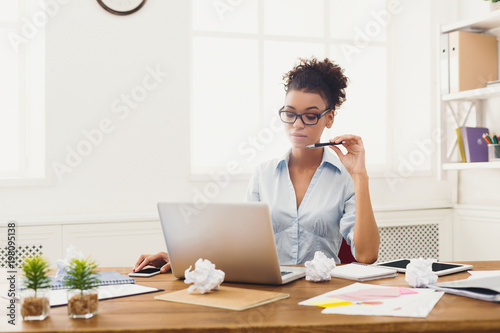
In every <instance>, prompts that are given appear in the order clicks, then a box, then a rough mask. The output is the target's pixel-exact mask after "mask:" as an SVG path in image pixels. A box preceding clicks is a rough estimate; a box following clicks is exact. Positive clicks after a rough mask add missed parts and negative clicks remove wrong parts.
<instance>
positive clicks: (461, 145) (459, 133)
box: [456, 127, 467, 163]
mask: <svg viewBox="0 0 500 333" xmlns="http://www.w3.org/2000/svg"><path fill="white" fill-rule="evenodd" d="M456 132H457V145H458V150H459V151H460V159H461V161H462V163H465V162H467V158H466V157H465V150H464V139H463V138H462V127H459V128H457V129H456Z"/></svg>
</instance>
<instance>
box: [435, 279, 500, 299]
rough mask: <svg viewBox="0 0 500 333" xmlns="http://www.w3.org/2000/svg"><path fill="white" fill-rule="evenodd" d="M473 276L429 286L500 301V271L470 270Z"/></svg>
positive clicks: (447, 291)
mask: <svg viewBox="0 0 500 333" xmlns="http://www.w3.org/2000/svg"><path fill="white" fill-rule="evenodd" d="M470 273H471V274H472V276H471V277H469V278H468V279H464V280H458V281H451V282H442V283H436V284H433V285H430V286H429V288H433V289H436V290H440V291H444V292H446V293H449V294H454V295H460V296H466V297H471V298H475V299H480V300H483V301H490V302H500V272H499V271H495V272H488V271H485V272H470Z"/></svg>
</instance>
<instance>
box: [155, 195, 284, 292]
mask: <svg viewBox="0 0 500 333" xmlns="http://www.w3.org/2000/svg"><path fill="white" fill-rule="evenodd" d="M158 211H159V214H160V220H161V225H162V229H163V234H164V237H165V243H166V245H167V251H168V254H169V258H170V263H171V267H172V273H173V275H174V276H175V277H177V278H184V271H185V270H186V269H187V268H189V266H193V269H194V263H195V262H196V260H198V259H199V258H202V259H208V260H210V261H211V262H212V263H213V264H215V267H216V268H217V269H221V270H222V271H224V272H225V274H226V275H225V279H224V281H228V282H243V283H260V284H281V273H280V268H279V262H278V254H277V252H276V245H275V242H274V234H273V229H272V223H271V217H270V214H269V208H268V206H267V204H264V203H257V202H248V203H209V204H203V205H201V204H193V203H166V202H160V203H158Z"/></svg>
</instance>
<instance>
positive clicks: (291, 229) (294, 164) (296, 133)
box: [247, 58, 380, 265]
mask: <svg viewBox="0 0 500 333" xmlns="http://www.w3.org/2000/svg"><path fill="white" fill-rule="evenodd" d="M284 79H285V91H286V95H285V104H284V106H283V107H282V108H281V109H280V111H279V115H280V119H281V120H282V121H283V123H284V126H285V131H286V133H287V135H288V138H289V139H290V142H291V144H292V147H291V150H290V151H289V152H288V153H287V154H286V155H285V156H284V157H283V158H281V159H276V160H272V161H268V162H265V163H262V164H261V165H260V166H259V167H258V168H257V169H256V171H255V173H254V176H253V178H252V180H251V182H250V185H249V190H248V194H247V200H250V201H263V202H266V203H268V204H269V207H270V210H271V217H272V220H273V228H274V234H275V239H276V247H277V250H278V257H279V261H280V264H282V265H286V264H304V263H305V262H306V261H308V260H311V259H312V258H313V257H314V253H315V252H316V251H323V252H324V253H325V254H326V255H327V257H330V258H335V260H336V262H340V260H339V259H338V252H339V249H340V245H341V243H342V237H343V238H345V239H346V241H347V243H348V244H349V245H350V246H351V250H352V252H353V255H354V257H355V258H356V260H357V261H359V262H363V263H373V262H375V261H376V260H377V257H378V248H379V242H380V239H379V233H378V228H377V224H376V222H375V218H374V215H373V210H372V206H371V202H370V194H369V189H368V175H367V171H366V167H365V150H364V146H363V141H362V140H361V138H360V137H359V136H355V135H340V136H337V137H335V138H333V139H331V140H330V142H331V143H337V144H340V143H341V144H342V145H343V146H344V147H345V148H346V150H347V153H346V154H343V153H342V151H341V150H340V149H339V148H338V147H337V146H335V145H331V146H328V148H316V149H311V148H308V147H307V146H308V145H311V144H315V143H319V141H320V138H321V135H322V133H323V130H324V129H325V128H331V126H332V125H333V121H334V118H335V114H336V110H337V109H338V108H339V107H340V106H341V105H342V103H343V102H344V101H345V88H346V87H347V78H346V77H345V76H344V74H343V70H342V69H341V68H340V67H339V66H337V65H336V64H334V63H333V62H331V61H330V60H328V59H325V60H323V61H318V60H316V59H315V58H313V59H311V60H304V59H301V62H300V63H299V65H297V66H296V67H295V68H293V69H292V70H291V71H290V72H288V73H286V74H285V76H284ZM332 151H333V152H335V153H336V155H337V156H338V159H337V158H335V156H334V154H333V153H332ZM339 160H340V162H341V163H339Z"/></svg>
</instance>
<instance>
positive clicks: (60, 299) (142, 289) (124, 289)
mask: <svg viewBox="0 0 500 333" xmlns="http://www.w3.org/2000/svg"><path fill="white" fill-rule="evenodd" d="M159 291H164V290H163V289H159V288H155V287H148V286H142V285H140V284H132V283H126V284H120V285H106V286H99V287H97V295H98V298H99V300H100V301H103V300H107V299H113V298H120V297H127V296H135V295H141V294H149V293H155V292H159ZM66 304H68V292H67V290H63V289H58V290H52V291H51V292H50V306H51V307H56V306H62V305H66Z"/></svg>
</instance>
